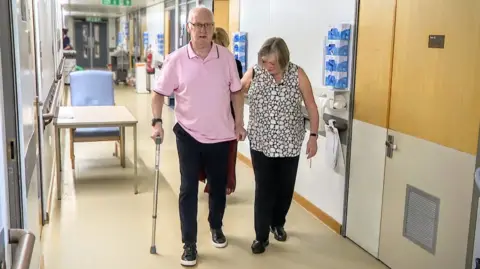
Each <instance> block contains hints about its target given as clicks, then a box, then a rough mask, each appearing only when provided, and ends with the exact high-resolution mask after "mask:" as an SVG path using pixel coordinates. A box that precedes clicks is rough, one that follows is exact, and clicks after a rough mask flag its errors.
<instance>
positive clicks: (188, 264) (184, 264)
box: [180, 260, 197, 267]
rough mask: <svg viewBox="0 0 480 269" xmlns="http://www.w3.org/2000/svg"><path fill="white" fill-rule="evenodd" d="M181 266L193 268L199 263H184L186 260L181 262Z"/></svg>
mask: <svg viewBox="0 0 480 269" xmlns="http://www.w3.org/2000/svg"><path fill="white" fill-rule="evenodd" d="M180 264H181V265H183V266H187V267H191V266H195V265H197V261H196V260H195V261H184V260H180Z"/></svg>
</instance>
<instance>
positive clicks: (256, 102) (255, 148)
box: [242, 37, 319, 254]
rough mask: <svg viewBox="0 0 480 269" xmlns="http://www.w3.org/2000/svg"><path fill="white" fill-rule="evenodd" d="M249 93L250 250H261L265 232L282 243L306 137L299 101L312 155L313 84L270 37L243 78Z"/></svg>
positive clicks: (308, 151) (265, 242)
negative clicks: (252, 231) (252, 184)
mask: <svg viewBox="0 0 480 269" xmlns="http://www.w3.org/2000/svg"><path fill="white" fill-rule="evenodd" d="M242 86H243V89H244V90H247V91H248V99H249V107H250V108H249V109H250V110H249V114H250V115H249V122H248V128H247V131H248V138H249V141H250V153H251V158H252V164H253V170H254V174H255V205H254V211H255V212H254V215H255V217H254V218H255V233H256V238H255V240H254V241H253V244H252V247H251V248H252V252H253V253H254V254H259V253H263V252H264V251H265V248H266V247H267V246H268V244H269V232H272V233H273V235H274V238H275V239H276V240H278V241H286V240H287V233H286V232H285V229H284V225H285V222H286V216H287V213H288V211H289V208H290V204H291V202H292V198H293V193H294V188H295V180H296V176H297V168H298V161H299V156H300V154H301V148H302V143H303V140H304V138H305V119H304V116H303V113H302V100H303V101H304V103H305V106H306V109H307V111H308V116H309V119H310V127H311V130H312V131H311V133H310V135H309V139H308V142H307V148H306V154H307V158H308V159H310V158H312V157H313V156H315V154H316V153H317V133H318V132H317V130H318V124H319V122H318V121H319V116H318V109H317V105H316V103H315V99H314V97H313V92H312V86H311V84H310V81H309V79H308V77H307V75H306V74H305V71H303V69H302V68H300V67H299V66H297V65H296V64H294V63H292V62H290V52H289V50H288V47H287V44H286V43H285V41H284V40H283V39H281V38H278V37H274V38H270V39H268V40H267V41H265V43H264V44H263V45H262V47H261V48H260V51H259V52H258V64H256V65H255V66H253V67H252V68H249V69H248V70H247V72H246V73H245V75H244V77H243V78H242Z"/></svg>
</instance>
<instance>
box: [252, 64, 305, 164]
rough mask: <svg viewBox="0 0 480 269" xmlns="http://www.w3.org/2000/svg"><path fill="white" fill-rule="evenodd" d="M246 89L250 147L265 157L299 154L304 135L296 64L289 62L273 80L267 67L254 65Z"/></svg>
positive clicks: (294, 155)
mask: <svg viewBox="0 0 480 269" xmlns="http://www.w3.org/2000/svg"><path fill="white" fill-rule="evenodd" d="M253 71H254V76H253V79H252V82H251V84H250V89H249V90H248V99H249V106H250V107H249V113H250V116H249V120H248V139H249V140H250V147H251V149H253V150H255V151H260V152H263V154H265V155H266V156H267V157H296V156H298V155H300V151H301V148H302V142H303V139H304V137H305V121H304V116H303V113H302V110H301V108H302V94H301V92H300V87H299V81H298V66H297V65H295V64H293V63H289V64H288V67H287V70H286V72H285V74H284V77H283V79H282V81H280V82H279V83H277V82H276V81H275V79H274V78H273V76H272V75H271V74H270V73H268V71H267V70H265V69H264V68H262V67H260V66H259V65H255V66H254V67H253Z"/></svg>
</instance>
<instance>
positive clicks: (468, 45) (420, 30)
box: [347, 0, 480, 269]
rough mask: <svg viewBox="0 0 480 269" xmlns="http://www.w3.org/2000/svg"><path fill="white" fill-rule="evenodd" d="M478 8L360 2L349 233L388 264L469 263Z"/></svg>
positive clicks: (473, 3)
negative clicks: (467, 36)
mask: <svg viewBox="0 0 480 269" xmlns="http://www.w3.org/2000/svg"><path fill="white" fill-rule="evenodd" d="M432 10H435V12H432ZM479 12H480V5H479V4H478V1H477V0H466V1H464V2H462V5H458V3H457V2H456V1H454V0H446V1H442V2H441V3H439V2H438V1H435V0H424V1H415V0H405V1H395V0H388V1H361V4H360V17H359V18H360V19H359V31H358V50H357V52H358V55H357V67H356V83H355V85H356V86H355V111H354V122H353V137H352V159H351V167H350V169H351V170H350V180H349V182H350V185H349V199H348V214H347V236H348V237H350V238H351V239H352V240H353V241H355V242H356V243H357V244H359V245H360V246H361V247H363V248H364V249H366V250H367V251H368V252H370V253H371V254H372V255H374V256H375V257H377V258H379V259H380V260H381V261H382V262H384V263H385V264H386V265H388V266H389V267H391V268H392V269H397V268H398V269H401V268H412V269H424V268H465V267H468V265H469V264H471V260H470V261H468V259H467V245H468V241H469V229H470V218H471V204H472V193H473V187H474V184H473V172H474V169H475V157H476V152H477V144H478V124H479V122H480V109H479V107H478V104H479V103H480V91H479V90H478V89H479V88H480V77H479V76H478V73H480V65H479V64H478V63H479V62H480V54H478V53H473V52H474V51H478V48H479V47H480V36H479V35H473V36H472V38H468V39H465V38H462V36H464V35H468V32H467V31H470V30H467V29H477V30H478V29H480V20H479V18H478V13H479ZM437 14H442V16H438V15H437ZM459 29H464V30H459ZM470 268H471V267H470Z"/></svg>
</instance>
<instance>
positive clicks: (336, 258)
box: [43, 86, 386, 269]
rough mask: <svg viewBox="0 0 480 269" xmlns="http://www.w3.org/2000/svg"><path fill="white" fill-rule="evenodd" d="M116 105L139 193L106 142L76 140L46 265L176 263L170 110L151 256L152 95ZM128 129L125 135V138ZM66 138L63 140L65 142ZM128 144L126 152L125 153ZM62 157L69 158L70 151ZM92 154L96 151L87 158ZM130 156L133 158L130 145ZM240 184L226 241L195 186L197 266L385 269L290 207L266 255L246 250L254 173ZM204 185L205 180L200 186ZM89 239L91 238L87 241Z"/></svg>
mask: <svg viewBox="0 0 480 269" xmlns="http://www.w3.org/2000/svg"><path fill="white" fill-rule="evenodd" d="M115 97H116V100H117V101H118V103H117V104H118V105H125V106H126V107H127V108H128V109H129V110H130V111H132V113H133V114H134V115H135V116H136V118H138V119H139V126H142V127H141V128H139V129H138V133H139V141H138V142H139V144H138V145H139V146H138V152H139V156H140V160H139V175H140V179H141V183H140V185H139V194H138V195H134V194H133V187H132V186H133V182H132V177H131V176H130V174H131V173H130V172H131V171H129V170H132V166H133V164H132V163H128V161H127V168H125V169H122V168H121V167H120V166H119V160H118V158H116V157H113V156H112V152H113V146H112V143H108V142H96V143H85V144H80V145H81V146H78V147H77V148H78V149H77V150H76V154H75V155H76V156H77V157H76V160H77V162H76V171H75V172H73V171H72V170H71V167H70V163H68V162H67V163H66V164H64V169H65V170H64V171H63V173H64V175H65V179H64V183H63V194H62V201H61V203H60V202H57V201H54V202H53V204H52V213H51V214H52V216H54V217H53V218H52V219H51V221H50V224H49V225H48V227H47V228H46V229H45V230H44V233H45V235H44V236H45V245H44V246H43V247H44V249H45V252H44V253H45V254H44V255H45V268H52V269H54V268H55V269H56V268H72V269H75V268H132V267H138V268H140V267H141V268H159V267H168V268H181V266H180V264H179V259H180V257H179V255H178V254H179V250H180V249H181V248H182V244H181V241H180V240H179V239H180V236H181V235H180V229H179V227H180V223H179V218H178V214H179V213H178V191H179V190H178V187H179V184H180V181H179V177H180V172H179V168H178V156H177V154H176V146H175V139H174V138H175V136H174V134H173V132H172V131H170V130H171V129H172V127H173V123H174V120H175V118H174V115H173V111H171V110H166V111H165V112H166V113H165V116H164V124H165V130H166V134H165V141H164V143H163V144H162V148H161V171H162V177H161V181H160V185H159V201H158V205H159V207H158V221H157V225H158V232H157V252H158V255H151V254H150V253H149V249H150V241H151V240H150V237H151V222H152V220H151V214H152V193H153V183H154V161H155V160H154V157H155V144H154V142H153V141H152V139H151V138H150V137H149V135H150V132H151V127H150V125H149V121H150V116H149V113H150V111H149V110H148V109H145V108H146V107H148V106H149V104H150V98H149V97H150V96H149V95H137V94H135V93H134V92H133V91H132V90H131V89H129V88H126V87H122V86H120V87H118V88H116V89H115ZM129 136H130V134H129V133H128V132H127V137H129ZM66 143H68V142H67V141H66ZM129 149H130V150H129ZM64 154H65V156H69V153H68V148H67V150H66V151H65V153H64ZM92 154H93V155H92ZM127 159H128V160H132V159H133V152H132V150H131V143H128V142H127ZM237 182H238V185H237V189H236V191H235V193H234V194H233V195H231V197H228V199H227V209H226V212H225V219H224V230H225V233H226V235H227V236H228V239H229V246H228V247H227V248H225V249H216V248H214V247H213V246H212V245H211V239H210V231H209V228H208V222H207V217H208V198H207V194H205V193H203V187H202V186H200V188H199V189H200V192H199V211H198V212H199V214H198V220H199V222H198V225H199V227H198V230H199V236H198V244H199V246H198V248H199V258H200V259H201V260H200V259H199V261H201V262H199V264H198V266H200V267H201V268H247V267H248V268H262V267H266V266H269V267H272V268H292V267H293V266H296V267H299V268H313V267H315V266H316V265H317V264H319V263H320V264H323V265H324V266H325V268H332V269H333V268H348V267H355V268H386V267H385V266H384V265H382V264H381V263H379V262H378V261H376V260H375V259H374V258H372V257H370V256H369V255H368V254H366V253H364V252H363V251H362V250H361V249H360V248H359V247H357V246H356V245H354V244H353V243H351V242H349V241H348V240H344V239H342V237H341V236H339V235H338V234H335V233H334V232H332V231H331V229H329V228H328V227H327V226H325V225H324V224H322V223H321V222H320V221H318V219H316V218H315V217H314V216H312V215H311V214H310V213H309V212H307V211H305V209H303V208H301V207H300V206H298V205H295V204H294V205H293V208H292V211H291V212H290V216H289V223H288V226H287V228H288V229H289V230H290V238H289V241H288V243H287V242H285V243H272V246H271V247H270V249H269V252H268V253H265V254H266V255H265V256H263V257H255V256H252V255H251V251H250V244H251V241H252V240H253V238H254V230H253V196H254V180H253V171H252V169H251V168H250V167H249V166H248V165H246V164H245V163H242V162H238V164H237ZM201 184H202V185H203V183H201ZM92 240H93V241H95V242H96V243H94V244H92Z"/></svg>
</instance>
